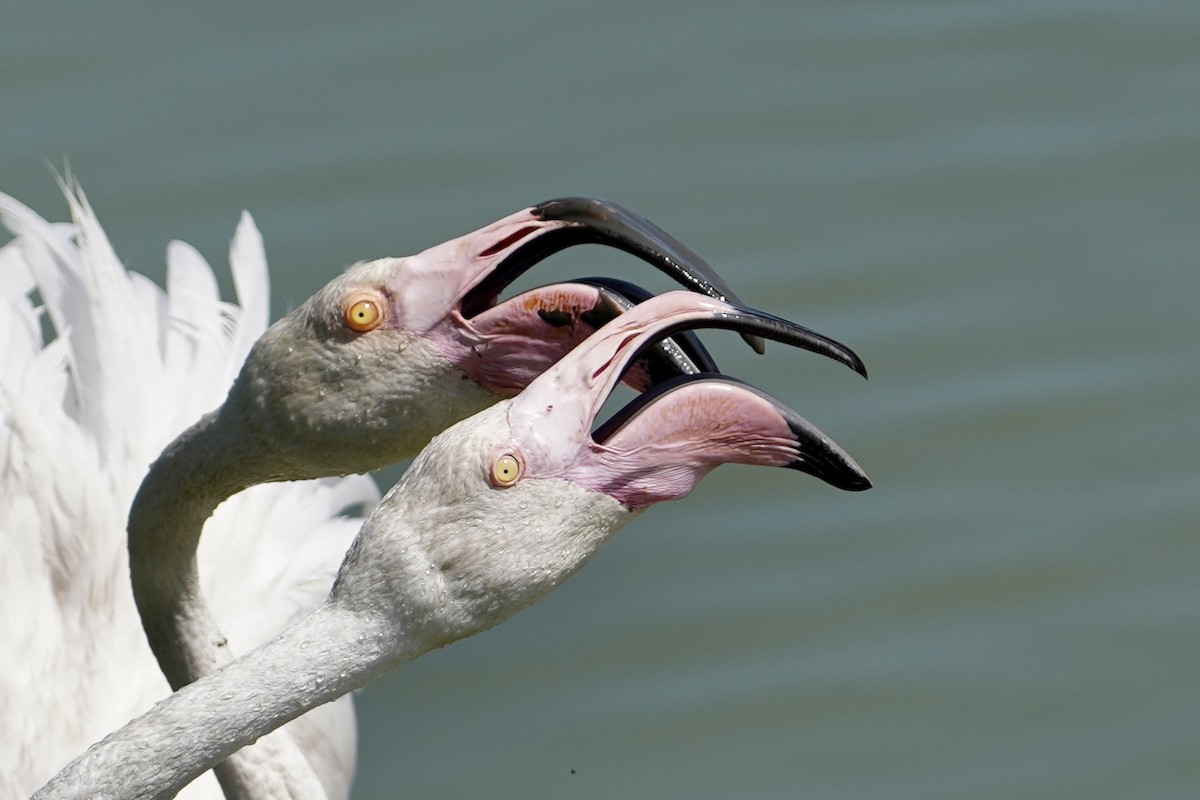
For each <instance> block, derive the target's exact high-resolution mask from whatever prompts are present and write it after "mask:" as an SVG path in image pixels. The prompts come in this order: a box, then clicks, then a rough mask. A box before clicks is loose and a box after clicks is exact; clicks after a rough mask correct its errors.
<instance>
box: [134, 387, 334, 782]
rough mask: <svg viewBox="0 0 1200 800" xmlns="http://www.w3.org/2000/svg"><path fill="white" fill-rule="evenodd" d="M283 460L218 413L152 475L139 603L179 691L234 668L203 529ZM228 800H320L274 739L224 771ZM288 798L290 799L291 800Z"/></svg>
mask: <svg viewBox="0 0 1200 800" xmlns="http://www.w3.org/2000/svg"><path fill="white" fill-rule="evenodd" d="M276 460H277V456H276V455H275V454H273V453H271V452H270V451H269V450H267V448H266V447H265V446H263V445H262V444H261V443H260V440H259V437H257V436H255V435H254V433H253V432H252V431H249V430H247V429H246V426H245V425H244V424H243V423H242V422H240V420H239V419H238V418H237V417H236V416H234V415H226V416H222V415H221V412H219V411H218V412H214V413H212V414H209V415H207V416H205V417H204V418H203V419H201V420H200V421H199V422H198V423H196V424H195V425H193V426H192V427H191V428H189V429H188V430H187V431H185V432H184V433H183V434H182V435H181V436H180V437H179V438H178V439H176V440H175V441H174V442H173V443H172V444H171V446H170V447H168V448H167V450H165V451H164V452H163V454H162V455H161V456H160V457H159V458H158V460H157V461H155V463H154V464H153V465H152V466H151V468H150V472H149V473H148V474H147V476H146V478H145V480H144V481H143V482H142V485H141V488H140V489H139V490H138V494H137V497H136V498H135V499H134V502H133V507H132V509H131V511H130V516H129V570H130V576H131V579H132V584H133V596H134V599H135V601H136V602H137V607H138V613H139V614H140V615H141V619H142V626H143V628H144V629H145V631H146V637H147V639H148V640H149V643H150V648H151V650H153V652H154V656H155V658H157V659H158V663H159V665H160V666H161V668H162V670H163V673H164V674H165V675H166V677H167V680H168V681H169V682H170V684H171V688H172V689H179V688H181V687H183V686H186V685H188V684H190V683H192V682H193V681H195V680H197V679H199V678H202V677H203V676H205V675H208V674H210V673H212V672H214V671H216V670H217V669H218V667H220V666H221V665H222V664H224V663H226V662H228V661H230V660H231V659H232V657H233V656H232V654H230V652H229V648H228V647H226V646H225V639H224V637H223V636H222V635H221V633H220V630H219V629H218V628H217V625H216V623H215V621H214V620H213V618H212V616H211V614H210V613H209V610H208V606H207V604H206V603H205V601H204V597H203V595H202V594H201V591H200V579H199V573H198V572H197V569H196V547H197V545H198V544H199V541H200V533H201V531H202V530H203V527H204V522H205V520H207V519H208V517H209V516H211V515H212V512H213V510H214V509H216V507H217V506H218V505H219V504H220V503H221V502H223V501H224V500H225V499H227V498H229V497H231V496H232V495H234V494H237V493H238V492H240V491H242V490H243V489H245V488H248V487H249V486H252V485H254V484H256V483H260V482H263V481H267V480H272V479H275V478H277V477H280V475H279V470H280V466H279V465H278V463H274V462H275V461H276ZM215 771H216V774H217V779H218V780H219V781H220V783H221V787H222V789H223V790H224V792H225V795H226V796H227V797H228V798H230V800H257V799H259V798H264V797H270V796H279V795H280V794H282V793H281V792H279V791H275V790H276V789H277V788H281V787H282V788H285V789H291V790H293V791H291V792H290V793H291V794H292V795H293V796H303V797H321V796H322V795H323V789H322V787H321V785H320V782H319V781H318V779H317V777H316V774H315V773H314V772H313V771H312V768H311V767H310V765H309V764H308V761H307V760H306V759H305V757H304V755H303V754H302V753H301V751H300V749H299V748H298V747H297V746H296V744H295V743H294V742H293V741H292V739H291V738H290V737H289V736H288V735H287V734H286V732H282V731H280V732H277V733H274V734H272V735H271V736H269V737H267V738H265V739H264V740H263V741H262V742H260V743H259V745H258V746H257V747H255V748H253V749H251V750H244V751H242V752H239V753H237V754H236V755H235V756H234V757H232V758H231V759H229V760H228V761H225V762H224V763H222V764H220V765H218V766H217V767H216V769H215ZM284 796H286V795H284Z"/></svg>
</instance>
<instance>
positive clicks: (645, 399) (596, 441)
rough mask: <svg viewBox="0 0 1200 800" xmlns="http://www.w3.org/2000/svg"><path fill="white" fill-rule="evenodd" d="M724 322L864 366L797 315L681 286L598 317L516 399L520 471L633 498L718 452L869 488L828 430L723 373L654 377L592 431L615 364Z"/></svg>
mask: <svg viewBox="0 0 1200 800" xmlns="http://www.w3.org/2000/svg"><path fill="white" fill-rule="evenodd" d="M714 327H717V328H725V329H730V330H736V331H738V332H741V333H745V334H752V335H757V336H764V337H766V338H769V339H774V340H776V341H780V342H783V343H785V344H791V345H794V346H799V347H802V348H805V349H809V350H813V351H816V352H818V353H821V354H823V355H827V356H829V357H831V358H834V359H835V360H838V361H842V362H843V363H846V364H847V365H848V366H851V367H852V368H853V369H855V371H857V372H860V373H861V374H863V375H864V376H865V374H866V372H865V368H864V367H863V366H862V361H861V360H860V359H859V358H858V356H857V355H855V354H854V353H853V351H850V350H849V348H846V347H844V346H843V345H840V344H838V343H836V342H833V340H830V339H828V338H826V337H823V336H820V335H819V334H816V333H814V332H813V331H810V330H808V329H806V328H803V327H802V326H799V325H796V324H794V323H791V322H788V321H787V320H782V319H780V318H778V317H773V316H771V315H769V314H764V313H763V312H759V311H755V310H753V309H749V308H745V307H740V306H735V305H733V304H730V303H726V302H723V301H719V300H714V299H707V298H703V297H699V296H697V295H694V294H688V293H686V292H671V293H668V294H665V295H661V296H658V297H654V298H651V299H649V300H647V301H645V302H644V303H642V304H640V305H638V306H636V307H634V308H633V309H631V310H630V311H628V312H626V313H625V314H622V315H621V316H620V317H618V318H616V319H614V320H613V321H611V322H609V323H608V324H607V325H605V326H604V327H603V328H602V329H601V330H600V331H598V332H597V333H596V334H594V335H593V336H592V337H591V338H589V339H588V340H587V341H585V342H584V343H583V344H581V345H580V346H579V347H577V348H576V349H575V350H573V351H572V352H571V353H569V354H567V355H566V356H564V357H563V358H562V360H561V361H559V362H558V363H557V364H555V365H554V366H553V367H551V368H550V369H548V370H546V372H545V373H544V374H543V375H541V376H540V377H538V378H536V379H535V380H534V381H533V382H532V383H531V384H530V385H529V387H528V388H527V389H526V390H525V391H524V392H522V393H521V394H520V395H519V396H518V397H516V398H515V399H514V400H513V405H512V409H511V411H510V413H509V421H510V424H511V426H512V428H513V436H514V438H515V440H516V441H517V442H518V444H519V446H520V447H521V448H522V449H523V451H524V452H525V453H527V454H528V455H527V461H528V463H529V465H530V467H529V473H528V474H529V475H530V476H531V477H538V476H558V477H564V478H569V479H571V480H574V481H576V482H578V483H580V484H582V485H584V486H587V487H588V488H591V489H593V490H595V491H602V492H605V493H607V494H610V495H611V496H613V497H615V498H616V499H618V500H620V501H621V502H622V503H624V504H625V505H627V506H629V507H631V508H644V507H646V506H649V505H652V504H654V503H657V502H661V501H662V500H669V499H675V498H678V497H682V496H684V495H686V494H687V493H688V492H690V491H691V489H692V488H693V487H694V486H695V484H696V483H697V482H698V481H699V480H700V479H701V478H702V477H703V476H704V475H706V474H707V473H708V472H709V471H711V470H712V469H713V468H715V467H716V466H718V465H719V464H722V463H744V464H760V465H764V466H778V467H788V468H792V469H798V470H801V471H803V472H807V473H809V474H811V475H814V476H816V477H818V478H820V479H822V480H824V481H825V482H827V483H829V484H831V485H833V486H836V487H838V488H842V489H847V490H851V491H859V490H862V489H867V488H869V487H870V485H871V483H870V480H869V479H868V478H867V476H866V474H865V473H864V472H863V471H862V469H861V468H860V467H859V466H858V465H857V464H856V463H855V462H854V460H853V459H851V458H850V456H849V455H847V454H846V452H845V451H844V450H842V448H841V447H839V446H838V445H837V444H836V443H835V442H833V440H832V439H830V438H829V437H828V436H826V435H824V434H823V433H821V432H820V431H819V430H818V429H817V428H816V427H814V426H813V425H812V424H811V423H809V422H808V421H807V420H805V419H804V418H803V417H801V416H800V415H799V414H797V413H796V412H795V411H793V410H791V409H790V408H788V407H787V406H786V405H784V404H783V403H781V402H779V401H778V400H775V399H774V398H772V397H770V396H769V395H767V394H766V393H764V392H762V391H760V390H758V389H756V388H754V387H751V386H748V385H747V384H744V383H742V382H740V381H737V380H735V379H731V378H728V377H726V376H723V375H713V374H709V373H702V374H696V375H682V376H679V377H677V378H675V379H673V380H670V381H667V382H665V383H662V384H660V385H658V386H655V387H654V388H653V389H651V390H650V391H648V392H646V393H644V394H642V395H641V396H639V397H638V398H636V399H635V400H634V401H633V402H632V403H630V404H629V405H628V406H626V407H625V408H624V409H623V410H622V411H620V412H619V413H618V414H617V415H615V416H614V417H613V418H612V419H610V420H608V421H607V422H605V423H604V424H602V425H601V426H599V427H598V428H596V429H595V430H594V431H593V427H594V425H595V421H596V417H597V414H598V413H599V411H600V408H601V406H602V405H603V403H604V401H605V399H606V398H607V397H608V395H609V393H610V392H611V390H612V388H613V387H614V386H615V384H616V382H617V381H618V380H619V379H620V376H621V373H622V371H623V370H624V369H625V368H626V367H627V366H628V365H629V364H630V363H632V362H634V361H635V360H636V359H637V358H639V357H640V356H641V354H642V353H643V352H645V350H646V348H648V347H650V346H651V345H652V344H653V343H654V342H655V341H658V340H660V339H662V338H663V337H666V336H670V335H672V334H674V333H677V332H678V331H680V330H689V329H695V328H714Z"/></svg>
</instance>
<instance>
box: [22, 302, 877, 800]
mask: <svg viewBox="0 0 1200 800" xmlns="http://www.w3.org/2000/svg"><path fill="white" fill-rule="evenodd" d="M685 327H693V328H694V327H722V328H732V329H737V330H741V331H743V332H752V333H754V334H757V335H762V336H766V337H768V338H771V339H775V340H778V341H783V342H787V343H789V344H799V345H801V346H805V347H809V346H811V345H812V341H813V340H812V334H811V332H809V331H807V330H805V329H803V328H800V327H799V326H795V325H793V324H792V323H789V322H787V321H785V320H780V319H778V318H775V317H771V316H768V315H766V314H762V313H761V312H756V311H752V310H750V309H746V308H741V307H738V306H733V305H730V304H728V303H725V302H722V301H719V300H713V299H706V298H701V297H698V296H696V295H691V294H687V293H683V292H672V293H669V294H666V295H662V296H660V297H656V298H652V299H650V300H648V301H646V302H645V303H643V304H641V305H639V306H637V307H636V308H634V309H633V310H631V311H630V312H629V313H627V314H625V315H623V316H621V317H618V318H616V319H614V320H612V321H611V322H609V323H608V324H607V325H605V326H604V327H603V328H602V329H601V330H600V331H599V332H597V333H596V334H594V335H593V336H592V337H591V338H590V339H588V340H587V341H586V342H584V343H583V344H582V345H580V346H579V347H578V348H577V349H575V350H574V351H573V352H571V353H569V354H567V355H566V356H564V357H563V358H562V360H561V361H559V362H558V363H557V364H555V365H554V366H552V367H550V368H549V369H547V370H546V371H545V373H544V374H542V375H541V376H539V377H537V378H535V379H534V380H533V382H532V383H530V384H529V386H528V387H527V388H526V389H525V390H524V391H523V392H521V394H519V395H518V396H517V397H516V398H513V399H510V400H506V401H503V402H500V403H498V404H497V405H495V406H493V407H492V408H489V409H487V410H485V411H483V412H480V413H479V414H476V415H475V416H473V417H470V418H469V419H467V420H465V421H463V422H460V423H458V424H456V425H454V426H452V427H451V428H449V429H448V430H446V431H445V432H444V433H442V434H440V435H439V436H437V437H436V438H435V439H434V440H433V441H432V442H431V443H430V444H429V445H428V446H427V447H426V448H425V449H424V450H423V451H422V453H421V454H420V455H419V456H418V457H417V459H416V461H414V462H413V464H412V466H411V467H410V469H409V470H408V472H407V473H405V475H404V476H403V478H402V479H401V480H400V482H399V483H398V484H397V485H396V486H395V487H394V488H393V489H392V490H391V491H390V492H388V494H387V495H386V496H385V497H384V499H383V500H382V501H381V502H380V504H379V505H378V506H376V508H375V509H374V510H373V511H372V512H371V514H370V516H369V517H368V519H367V521H366V522H365V523H364V525H363V527H362V530H361V531H360V532H359V535H358V537H357V539H356V540H355V542H354V544H353V545H352V546H351V548H350V550H349V552H348V553H347V555H346V559H345V561H344V562H343V563H342V566H341V568H340V570H339V572H338V577H337V580H336V581H335V583H334V587H333V591H332V593H331V595H330V597H329V599H328V600H327V601H326V603H325V604H324V605H323V606H322V607H321V608H319V609H318V610H317V611H315V612H314V613H313V614H312V615H310V616H309V617H308V618H307V619H305V620H304V621H302V622H300V623H297V624H296V625H293V626H292V627H291V628H289V629H287V630H286V631H284V632H283V633H282V634H280V635H279V636H278V637H276V638H275V639H273V640H272V641H271V642H269V643H267V644H265V645H263V646H261V647H259V648H258V649H256V650H255V651H253V652H252V653H250V654H248V655H246V656H243V657H242V658H240V659H238V660H236V661H234V662H233V663H231V664H228V665H226V666H224V667H223V668H221V669H220V670H218V671H217V672H216V673H213V674H211V675H209V676H208V677H206V678H204V679H202V680H200V681H197V682H196V683H193V684H191V685H190V686H187V687H185V688H184V689H182V690H180V691H178V692H176V693H175V694H174V695H172V696H171V697H170V698H168V699H167V700H164V701H162V702H161V703H159V704H158V705H156V706H155V707H154V708H153V709H152V710H151V711H150V712H148V713H147V714H145V715H144V716H142V717H141V718H139V719H137V720H135V721H133V722H132V723H130V724H129V725H128V726H126V727H125V728H123V729H122V730H120V731H118V732H116V733H114V734H112V735H110V736H108V737H106V738H105V739H104V740H103V741H101V742H100V743H98V744H97V745H95V746H93V747H92V748H91V749H89V750H88V751H87V753H85V754H84V755H82V756H80V757H79V758H78V759H76V760H75V761H74V762H73V763H72V764H71V765H70V766H68V767H67V768H66V769H65V770H64V771H63V772H61V773H60V774H59V775H58V776H56V777H55V778H54V780H53V781H51V783H50V784H48V785H47V786H46V787H45V788H43V789H42V790H41V791H40V792H38V793H37V794H36V795H35V800H60V799H61V800H67V798H75V797H80V796H87V797H95V798H112V799H113V800H115V799H116V798H122V799H128V800H134V799H137V800H142V799H143V798H160V797H167V796H170V795H171V794H172V793H173V792H174V791H176V790H177V789H178V788H179V787H181V786H183V785H184V784H186V783H187V782H188V781H189V780H191V778H192V777H194V776H195V775H197V774H199V773H200V772H201V771H203V770H205V769H208V768H209V767H211V766H213V765H214V764H216V763H218V762H219V761H220V760H221V759H223V758H226V757H228V756H229V755H230V754H231V753H233V752H235V751H236V750H237V749H238V748H240V747H243V746H245V745H247V744H249V743H251V742H253V741H255V740H256V739H257V738H258V737H260V736H262V735H264V734H265V733H267V732H268V731H270V730H272V729H274V728H276V727H278V726H279V725H280V724H282V723H284V722H286V721H287V720H290V719H293V718H295V717H296V716H298V715H300V714H303V713H305V712H306V711H308V710H309V709H312V708H315V707H318V706H320V705H321V704H323V703H327V702H329V701H331V700H333V699H335V698H337V697H340V696H342V695H343V694H345V693H346V692H349V691H352V690H353V689H355V688H358V687H360V686H362V685H364V684H365V683H367V682H368V681H370V680H372V679H373V678H375V677H377V676H378V675H380V674H381V673H383V672H385V671H387V670H390V669H393V668H395V667H396V666H398V665H400V664H403V663H405V662H407V661H410V660H412V659H414V658H417V657H418V656H420V655H421V654H423V653H425V652H428V651H429V650H431V649H434V648H438V647H442V646H444V645H446V644H449V643H451V642H453V641H456V640H458V639H461V638H463V637H466V636H470V635H472V634H474V633H477V632H479V631H482V630H485V629H487V628H490V627H492V626H494V625H497V624H499V623H500V622H503V621H504V620H505V619H507V618H508V617H510V616H511V615H513V614H514V613H516V612H517V611H519V610H521V609H522V608H524V607H526V606H528V605H530V604H531V603H533V602H535V601H537V600H538V599H540V598H541V597H543V596H545V595H546V594H547V593H548V592H550V591H551V590H552V589H554V588H555V587H556V586H558V585H559V584H560V583H561V582H562V581H563V580H565V579H566V578H568V577H569V576H570V575H572V574H573V573H574V572H575V571H576V570H578V569H579V568H580V567H582V566H583V565H584V564H585V563H586V562H587V560H588V559H589V558H590V557H591V555H592V554H593V553H595V552H596V550H597V549H598V548H599V547H600V546H601V545H602V544H603V543H604V542H605V541H606V540H607V539H608V538H609V537H610V536H612V535H613V533H615V532H616V531H617V530H618V529H619V528H620V527H622V526H623V525H624V524H625V523H627V522H628V521H629V520H630V519H632V518H633V517H634V516H636V515H637V514H638V513H640V512H641V511H642V510H644V509H645V508H647V507H649V506H650V505H653V504H655V503H658V502H661V501H664V500H671V499H676V498H680V497H683V496H684V495H686V494H688V493H689V492H690V491H691V490H692V488H693V487H694V486H695V485H696V483H697V482H698V481H699V480H700V479H701V478H702V477H703V476H704V475H705V474H707V473H708V472H709V471H710V470H712V469H713V468H714V467H715V466H717V465H719V464H721V463H726V462H738V463H747V464H761V465H767V466H781V467H791V468H794V469H799V470H801V471H804V472H808V473H810V474H812V475H815V476H817V477H819V478H821V479H822V480H824V481H826V482H828V483H830V484H832V485H834V486H837V487H839V488H842V489H849V490H862V489H866V488H869V487H870V482H869V481H868V479H867V477H866V475H865V474H864V473H863V472H862V470H861V469H860V468H859V467H858V466H857V465H856V464H855V463H854V462H853V460H851V459H850V457H849V456H847V455H846V454H845V452H844V451H843V450H842V449H841V448H840V447H838V446H837V445H836V444H834V443H833V442H832V441H831V440H830V439H829V438H828V437H827V436H825V435H824V434H823V433H821V432H820V431H819V430H817V429H816V428H815V427H813V426H812V425H811V424H810V423H809V422H807V421H806V420H804V419H803V418H802V417H800V416H799V415H798V414H796V413H795V412H794V411H792V410H791V409H789V408H787V407H786V406H784V405H783V404H782V403H780V402H779V401H777V400H774V399H773V398H771V397H770V396H769V395H767V394H765V393H764V392H761V391H759V390H757V389H755V388H753V387H751V386H748V385H746V384H744V383H741V382H739V381H735V380H733V379H729V378H726V377H725V376H722V375H714V374H698V375H684V376H680V377H679V378H677V379H674V380H671V381H668V382H666V383H664V384H661V385H659V386H656V387H654V388H652V389H650V390H649V391H647V392H646V393H644V394H642V395H640V396H639V397H638V398H637V399H635V400H634V401H633V402H632V403H631V404H630V405H629V406H627V407H626V408H625V409H624V410H623V411H621V412H620V413H618V414H617V415H616V416H615V417H614V418H613V419H611V420H609V421H608V422H605V423H604V424H602V425H600V426H599V427H598V428H595V430H593V427H594V421H595V418H596V415H597V413H598V412H599V410H600V407H601V405H602V403H603V402H604V399H605V398H606V396H607V395H608V394H609V392H610V390H611V389H612V388H613V386H614V385H615V383H616V382H617V381H618V379H619V376H620V373H621V370H622V368H623V367H624V366H625V365H626V364H628V363H629V362H630V360H631V359H633V358H636V357H637V356H638V354H639V353H641V352H644V350H645V348H646V347H647V346H648V344H649V343H650V342H651V341H652V340H653V339H654V338H656V337H662V336H666V335H670V334H671V333H674V332H676V331H678V330H680V329H682V328H685ZM835 357H836V354H835ZM855 364H856V365H858V366H860V364H858V362H857V360H855ZM201 721H202V723H201ZM181 731H186V732H187V735H186V736H180V735H179V732H181Z"/></svg>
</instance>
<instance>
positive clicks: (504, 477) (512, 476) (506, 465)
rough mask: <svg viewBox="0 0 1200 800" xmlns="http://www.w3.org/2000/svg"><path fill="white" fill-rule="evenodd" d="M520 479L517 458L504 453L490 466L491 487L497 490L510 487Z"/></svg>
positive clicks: (519, 465)
mask: <svg viewBox="0 0 1200 800" xmlns="http://www.w3.org/2000/svg"><path fill="white" fill-rule="evenodd" d="M520 477H521V462H519V461H517V457H516V456H514V455H512V454H510V453H505V454H504V455H502V456H500V457H499V458H497V459H496V461H495V462H494V463H493V464H492V485H493V486H496V487H498V488H504V487H506V486H512V485H513V484H514V483H516V482H517V479H518V478H520Z"/></svg>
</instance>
